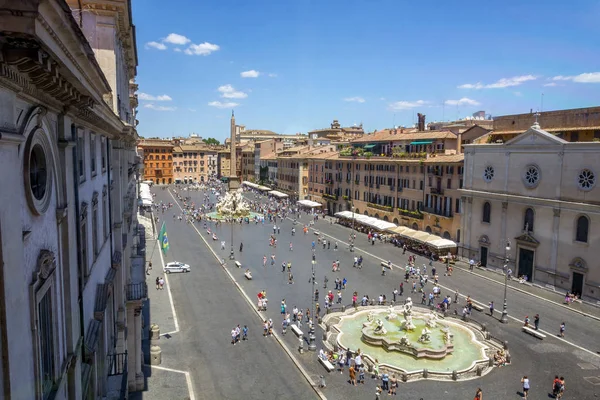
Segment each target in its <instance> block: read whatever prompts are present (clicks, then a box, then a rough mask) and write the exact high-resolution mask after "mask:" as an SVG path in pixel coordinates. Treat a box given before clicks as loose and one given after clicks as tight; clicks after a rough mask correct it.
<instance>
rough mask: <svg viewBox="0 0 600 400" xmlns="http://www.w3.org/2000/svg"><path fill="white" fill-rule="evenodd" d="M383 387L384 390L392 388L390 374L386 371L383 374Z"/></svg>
mask: <svg viewBox="0 0 600 400" xmlns="http://www.w3.org/2000/svg"><path fill="white" fill-rule="evenodd" d="M381 389H382V390H384V391H385V390H390V376H389V375H388V373H387V372H386V371H383V374H381Z"/></svg>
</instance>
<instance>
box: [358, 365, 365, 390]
mask: <svg viewBox="0 0 600 400" xmlns="http://www.w3.org/2000/svg"><path fill="white" fill-rule="evenodd" d="M358 383H361V384H363V385H364V384H365V366H364V365H359V366H358Z"/></svg>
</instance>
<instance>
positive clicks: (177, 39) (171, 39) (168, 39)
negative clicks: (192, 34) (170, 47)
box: [163, 33, 191, 46]
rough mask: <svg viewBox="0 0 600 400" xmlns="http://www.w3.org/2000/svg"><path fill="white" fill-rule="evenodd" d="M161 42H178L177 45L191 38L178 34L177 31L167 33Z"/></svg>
mask: <svg viewBox="0 0 600 400" xmlns="http://www.w3.org/2000/svg"><path fill="white" fill-rule="evenodd" d="M163 42H164V43H171V44H178V45H181V46H183V45H185V44H188V43H189V42H191V40H190V39H188V38H186V37H185V36H183V35H178V34H177V33H169V35H168V36H167V37H166V38H164V39H163Z"/></svg>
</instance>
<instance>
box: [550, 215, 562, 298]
mask: <svg viewBox="0 0 600 400" xmlns="http://www.w3.org/2000/svg"><path fill="white" fill-rule="evenodd" d="M552 211H553V213H554V218H553V220H552V253H551V254H550V269H551V270H553V271H554V273H555V274H556V273H557V267H558V265H557V264H558V239H559V238H558V236H559V227H560V208H554V209H552ZM554 285H555V286H556V275H554Z"/></svg>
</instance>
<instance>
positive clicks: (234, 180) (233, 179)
mask: <svg viewBox="0 0 600 400" xmlns="http://www.w3.org/2000/svg"><path fill="white" fill-rule="evenodd" d="M230 131H231V132H230V135H231V139H230V141H229V145H230V146H231V148H230V152H231V156H230V157H229V161H230V164H229V190H236V189H238V188H239V187H240V180H239V178H238V176H237V174H236V169H237V160H236V154H235V115H234V114H233V110H231V123H230Z"/></svg>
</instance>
